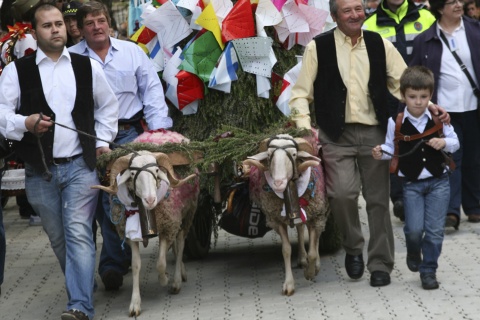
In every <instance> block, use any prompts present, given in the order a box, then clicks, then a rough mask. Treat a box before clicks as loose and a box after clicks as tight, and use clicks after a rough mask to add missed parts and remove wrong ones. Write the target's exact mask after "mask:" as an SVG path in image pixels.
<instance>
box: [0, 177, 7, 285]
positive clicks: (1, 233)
mask: <svg viewBox="0 0 480 320" xmlns="http://www.w3.org/2000/svg"><path fill="white" fill-rule="evenodd" d="M2 175H3V169H0V184H2ZM0 198H1V193H0ZM6 252H7V241H6V239H5V227H4V226H3V211H2V206H0V285H2V283H3V275H4V272H5V254H6Z"/></svg>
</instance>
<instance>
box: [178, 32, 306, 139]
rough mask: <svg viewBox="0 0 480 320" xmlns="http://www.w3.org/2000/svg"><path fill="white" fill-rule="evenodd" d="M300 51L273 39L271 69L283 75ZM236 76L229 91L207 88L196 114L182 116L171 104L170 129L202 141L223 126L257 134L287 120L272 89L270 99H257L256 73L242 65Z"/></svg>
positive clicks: (295, 62) (298, 48)
mask: <svg viewBox="0 0 480 320" xmlns="http://www.w3.org/2000/svg"><path fill="white" fill-rule="evenodd" d="M267 33H269V34H270V36H272V38H273V37H274V36H273V34H274V30H273V28H267ZM302 50H303V48H302V47H301V46H295V47H293V48H292V49H291V50H285V49H284V48H283V47H282V46H281V45H280V44H279V43H278V42H276V41H274V42H273V51H274V52H275V56H276V57H277V60H278V62H277V63H276V64H275V66H274V68H273V71H274V72H275V73H277V74H279V75H280V76H283V75H284V74H285V73H286V72H287V71H288V70H290V69H291V68H292V67H293V66H295V65H296V64H297V56H299V55H301V54H302ZM237 76H238V80H237V81H234V82H232V86H231V92H230V93H224V92H222V91H218V90H213V89H208V92H206V93H205V99H203V100H201V101H200V103H199V107H198V112H197V113H196V114H193V115H187V116H184V115H183V114H182V113H181V112H180V111H178V109H176V108H175V107H171V108H170V110H171V116H172V118H173V123H174V126H173V130H174V131H177V132H180V133H182V134H183V135H185V136H186V137H188V138H190V139H193V140H197V141H201V140H204V139H207V138H208V137H210V136H212V135H214V134H215V132H216V131H218V130H219V129H220V128H221V127H222V126H224V125H227V126H232V127H237V128H241V129H244V130H247V131H249V132H251V133H259V132H262V131H263V130H264V129H265V128H267V127H271V126H272V125H273V124H275V123H277V122H280V121H286V119H287V118H286V117H285V116H284V115H283V114H282V113H281V112H280V110H279V109H278V108H277V106H276V105H275V103H274V102H273V91H274V90H270V98H269V99H265V98H259V97H258V96H257V81H256V76H255V75H254V74H251V73H246V72H243V70H241V68H239V70H238V71H237Z"/></svg>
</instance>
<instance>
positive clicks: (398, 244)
mask: <svg viewBox="0 0 480 320" xmlns="http://www.w3.org/2000/svg"><path fill="white" fill-rule="evenodd" d="M362 201H363V199H362V200H361V202H360V206H362V207H363V208H364V203H363V202H362ZM14 202H15V201H14V200H13V199H10V201H9V203H8V204H7V208H6V211H5V212H4V215H5V217H4V222H5V227H6V233H7V259H6V274H5V282H4V283H3V285H2V288H1V289H2V291H1V296H0V319H2V320H17V319H22V320H38V319H48V320H50V319H59V318H60V313H61V312H62V310H63V309H64V308H65V304H66V292H65V288H64V279H63V275H62V273H61V271H60V267H59V266H58V263H57V261H56V259H55V257H54V254H53V251H52V249H51V248H50V246H49V243H48V239H47V237H46V235H45V233H44V232H43V230H42V228H41V227H29V226H28V221H27V220H21V219H20V216H19V214H18V209H17V207H16V206H15V205H14ZM361 220H362V224H363V226H364V234H365V235H366V236H367V237H368V227H367V225H366V215H365V211H364V209H362V210H361ZM392 223H393V226H394V236H395V251H396V252H395V262H396V264H395V269H394V270H393V272H392V284H391V285H389V286H387V287H383V288H372V287H370V285H369V282H368V279H369V274H368V272H366V274H365V275H364V277H363V278H362V279H361V280H358V281H353V280H350V279H349V278H348V277H347V275H346V273H345V270H344V265H343V261H344V252H343V250H340V251H339V252H337V253H336V254H333V255H325V256H322V259H321V260H322V266H321V270H320V273H319V274H318V275H317V277H316V279H315V281H314V282H311V281H307V280H305V279H304V278H303V271H302V270H301V269H298V268H297V269H294V277H295V280H296V292H295V294H294V295H293V296H291V297H286V296H282V295H281V288H282V283H283V279H284V271H283V258H282V254H281V247H280V238H279V237H278V236H277V235H276V234H275V233H274V232H273V231H271V232H269V233H267V234H266V235H265V236H264V237H263V238H261V239H254V240H250V239H245V238H240V237H237V236H233V235H229V234H227V233H225V232H223V231H221V232H220V233H219V237H218V241H217V243H216V246H215V247H214V248H212V249H211V251H210V254H209V255H208V257H207V258H206V259H204V260H200V261H189V260H187V259H185V266H186V269H187V274H188V281H187V282H185V283H184V284H183V287H182V290H181V292H180V293H179V294H178V295H170V294H169V293H168V288H165V287H160V286H159V285H158V282H157V276H156V269H155V264H156V263H155V261H156V252H157V248H158V245H157V241H151V243H150V245H149V246H148V247H147V248H146V249H143V250H141V252H142V271H141V275H140V285H141V288H140V289H141V294H142V314H141V315H140V316H139V317H138V319H142V320H148V319H155V320H159V319H165V320H169V319H175V320H183V319H186V320H187V319H192V320H197V319H200V320H204V319H275V320H277V319H292V320H294V319H299V320H300V319H301V320H304V319H335V320H336V319H348V320H352V319H368V320H371V319H382V320H383V319H480V303H479V301H480V300H479V298H480V273H477V271H478V270H479V265H480V249H479V233H480V224H471V223H468V222H466V219H465V218H463V219H462V223H461V225H460V230H459V231H456V232H455V231H453V230H452V231H449V232H447V234H446V236H445V242H444V248H443V254H442V256H441V258H440V262H439V264H440V268H439V270H438V273H437V276H438V279H439V281H440V282H441V284H440V289H439V290H432V291H425V290H423V289H422V288H421V286H420V280H419V275H418V273H417V274H415V273H412V272H410V271H408V269H407V266H406V264H405V256H406V251H405V240H404V236H403V231H402V226H403V224H402V223H401V222H400V221H399V220H398V219H396V218H394V217H393V216H392ZM292 236H294V234H293V233H292ZM99 242H101V237H99ZM100 245H101V243H100ZM293 253H294V255H295V256H296V250H295V246H294V247H293ZM79 258H81V257H79ZM294 258H295V257H294ZM168 261H169V270H171V271H173V254H172V253H169V256H168ZM97 280H98V281H99V289H98V290H97V292H96V293H95V309H96V316H95V319H96V320H100V319H109V320H117V319H129V317H128V306H129V303H130V295H131V284H132V278H131V273H130V274H128V275H126V276H125V279H124V284H123V287H122V288H121V289H120V291H118V292H114V293H112V292H106V291H104V289H103V285H102V284H101V280H100V278H99V277H98V275H97Z"/></svg>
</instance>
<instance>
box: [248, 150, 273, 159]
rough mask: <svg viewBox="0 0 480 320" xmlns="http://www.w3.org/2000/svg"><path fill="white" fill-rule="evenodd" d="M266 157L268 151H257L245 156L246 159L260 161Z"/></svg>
mask: <svg viewBox="0 0 480 320" xmlns="http://www.w3.org/2000/svg"><path fill="white" fill-rule="evenodd" d="M267 158H268V152H266V151H265V152H260V153H257V154H256V155H254V156H251V157H247V159H252V160H257V161H262V160H265V159H267Z"/></svg>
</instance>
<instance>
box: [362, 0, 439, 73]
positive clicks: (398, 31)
mask: <svg viewBox="0 0 480 320" xmlns="http://www.w3.org/2000/svg"><path fill="white" fill-rule="evenodd" d="M434 22H435V17H434V16H433V14H431V13H430V11H428V10H427V9H423V8H420V7H417V6H416V5H415V4H414V3H413V2H412V1H409V0H405V1H404V2H403V4H402V5H401V6H400V7H399V8H398V9H397V12H396V13H393V12H392V11H390V10H389V9H387V8H385V7H384V1H382V3H381V4H380V5H379V6H378V8H377V10H376V11H375V12H374V13H373V14H372V15H371V16H370V17H368V18H367V20H365V23H364V25H363V29H365V30H370V31H375V32H378V33H379V34H380V35H381V36H382V38H384V39H388V40H390V42H392V43H393V45H394V46H395V47H396V48H397V50H398V51H399V52H400V54H401V55H402V57H403V59H404V60H405V62H406V63H407V64H408V62H409V61H410V56H411V54H412V49H413V39H415V37H416V36H417V35H418V34H420V33H422V32H423V31H425V30H427V29H428V28H429V27H430V26H431V25H432V24H433V23H434Z"/></svg>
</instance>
